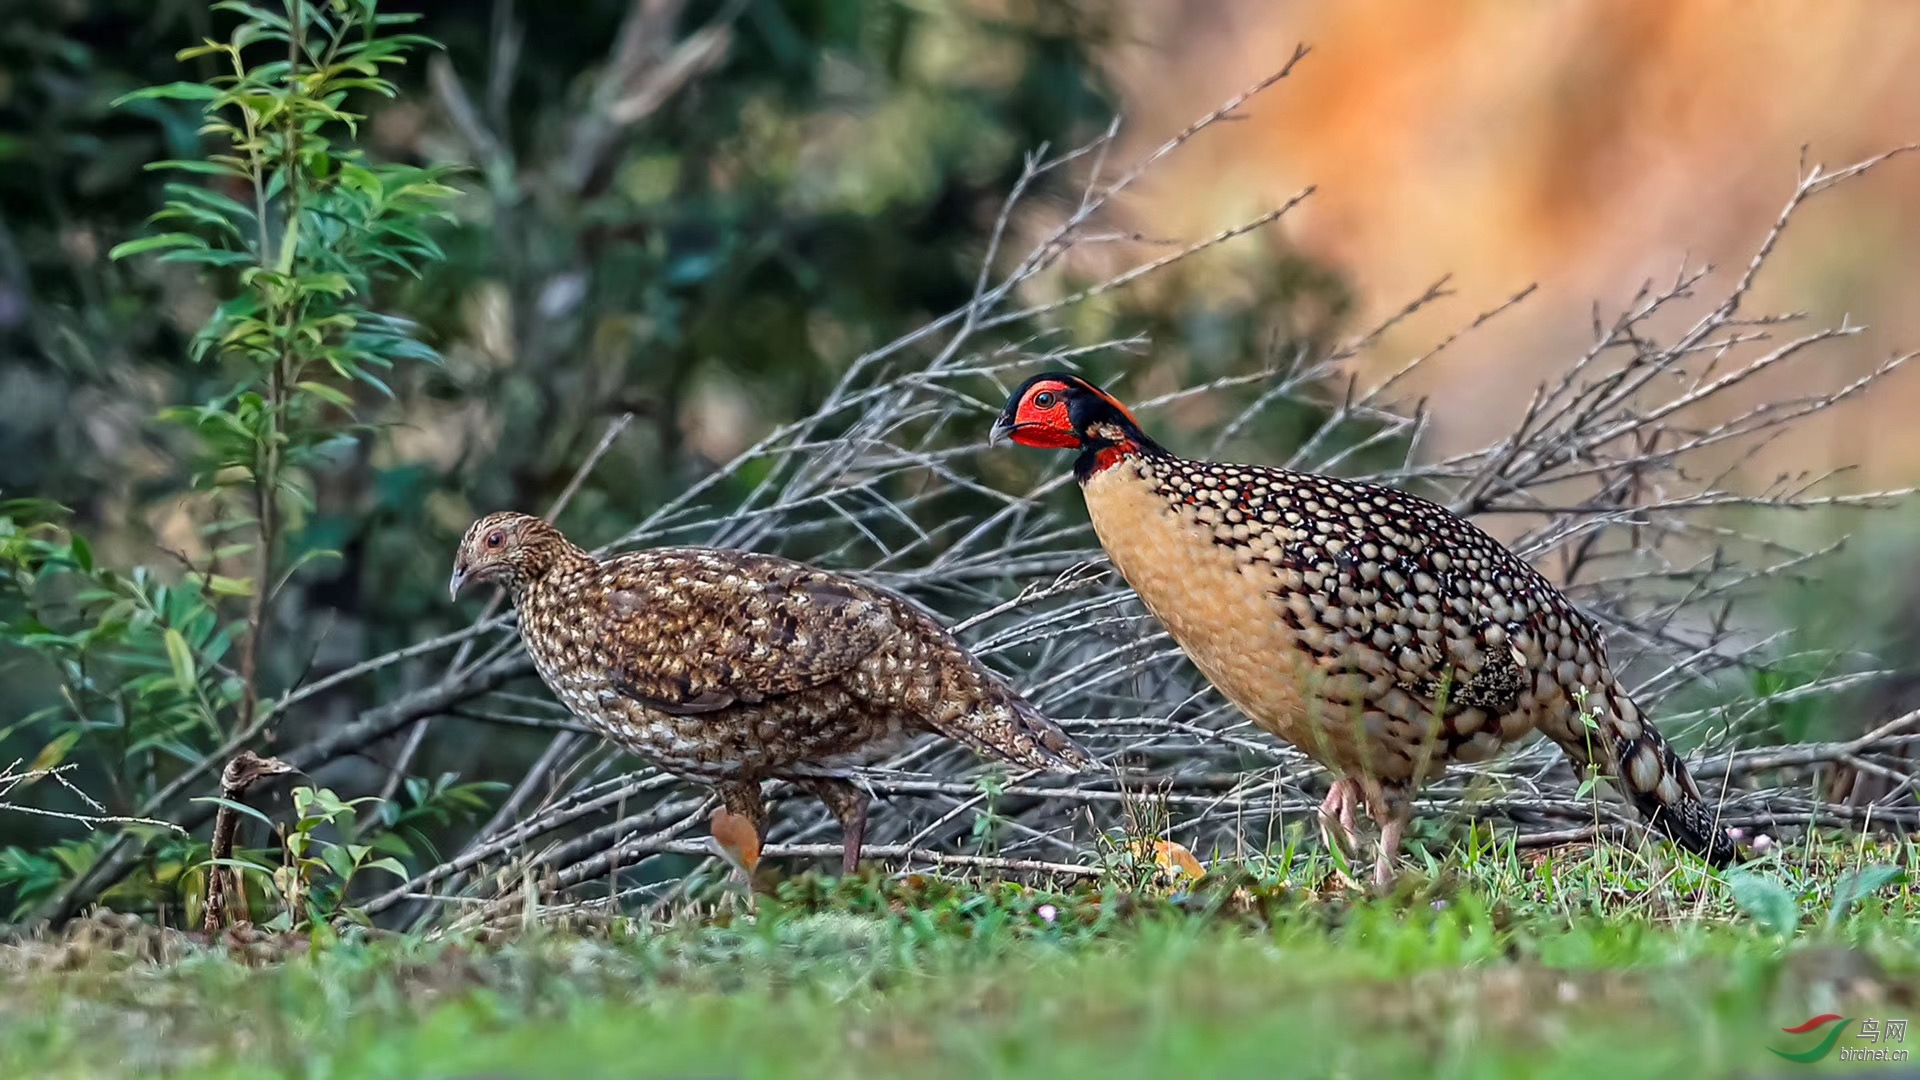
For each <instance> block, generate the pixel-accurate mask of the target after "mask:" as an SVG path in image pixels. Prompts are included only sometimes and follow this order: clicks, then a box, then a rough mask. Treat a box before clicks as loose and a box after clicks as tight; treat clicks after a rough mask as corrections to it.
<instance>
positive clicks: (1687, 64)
mask: <svg viewBox="0 0 1920 1080" xmlns="http://www.w3.org/2000/svg"><path fill="white" fill-rule="evenodd" d="M1134 10H1135V11H1137V12H1138V13H1139V15H1138V18H1139V21H1138V22H1137V23H1136V25H1134V26H1133V27H1132V28H1131V33H1129V34H1127V35H1126V39H1125V41H1124V42H1123V43H1122V44H1120V45H1118V46H1117V47H1116V48H1115V49H1114V50H1113V51H1112V53H1111V54H1110V62H1111V72H1112V76H1113V78H1114V79H1115V80H1116V83H1117V85H1119V86H1120V87H1121V88H1122V92H1123V95H1124V98H1125V110H1126V111H1125V115H1126V124H1127V126H1126V129H1125V132H1124V134H1123V140H1122V147H1121V149H1120V152H1119V153H1118V154H1116V160H1121V161H1126V160H1132V159H1133V158H1134V157H1136V156H1137V155H1139V154H1141V153H1144V152H1146V151H1147V150H1149V149H1150V148H1151V147H1152V146H1154V145H1156V144H1157V143H1159V142H1160V141H1161V140H1162V139H1164V138H1166V137H1167V136H1168V135H1170V134H1172V133H1173V132H1176V131H1178V130H1180V129H1181V128H1182V127H1184V126H1185V125H1186V124H1188V123H1190V122H1191V121H1192V120H1193V119H1195V118H1196V117H1198V116H1200V115H1202V114H1204V113H1206V112H1207V111H1208V110H1210V109H1212V108H1214V107H1215V106H1217V105H1218V104H1220V103H1221V102H1222V101H1224V100H1225V99H1227V98H1228V97H1230V96H1231V95H1233V94H1234V93H1235V92H1237V91H1239V90H1241V89H1243V88H1245V87H1246V86H1248V85H1250V84H1252V83H1254V82H1255V81H1257V80H1258V79H1259V78H1261V77H1262V76H1263V75H1266V74H1269V73H1271V72H1273V71H1274V70H1276V69H1278V68H1279V67H1280V66H1281V65H1282V64H1284V63H1285V61H1286V59H1287V57H1288V56H1289V55H1290V53H1291V52H1292V50H1293V48H1294V46H1295V45H1296V44H1297V43H1305V44H1307V45H1309V46H1311V47H1312V49H1313V52H1312V54H1311V55H1310V56H1308V57H1307V58H1306V59H1305V60H1304V61H1303V62H1302V63H1301V65H1300V66H1299V67H1298V68H1297V70H1296V72H1295V74H1294V75H1293V76H1292V77H1291V78H1290V79H1288V80H1287V81H1285V82H1283V83H1281V84H1280V85H1278V86H1276V87H1274V88H1273V89H1272V90H1269V91H1268V92H1267V93H1266V94H1264V95H1262V96H1261V97H1260V98H1258V99H1257V100H1256V101H1255V102H1253V103H1252V104H1250V105H1249V106H1248V107H1247V108H1246V109H1244V110H1243V113H1244V116H1245V119H1243V120H1241V121H1239V122H1237V123H1231V124H1225V125H1221V126H1219V127H1216V128H1214V129H1212V130H1210V131H1208V132H1206V133H1204V134H1203V135H1202V136H1201V137H1199V138H1198V139H1196V140H1195V141H1194V143H1193V144H1192V145H1190V146H1188V147H1187V148H1186V149H1185V150H1184V151H1182V152H1181V153H1180V154H1179V155H1176V156H1175V157H1174V158H1173V159H1172V160H1170V161H1169V162H1167V163H1165V165H1164V166H1163V167H1162V168H1161V169H1159V170H1158V171H1157V172H1155V173H1154V174H1152V176H1151V177H1150V182H1148V183H1145V184H1143V186H1142V188H1141V189H1140V190H1139V191H1138V193H1137V194H1136V196H1135V197H1134V198H1133V199H1132V200H1131V201H1130V202H1129V203H1128V204H1127V206H1126V212H1127V213H1129V214H1131V215H1133V217H1134V218H1135V221H1136V223H1137V224H1139V225H1140V227H1142V228H1143V229H1144V230H1145V231H1147V232H1150V233H1153V234H1156V235H1160V236H1175V237H1181V238H1186V239H1192V238H1196V237H1200V236H1204V235H1206V234H1208V233H1210V232H1212V231H1214V230H1217V229H1220V228H1222V227H1225V226H1227V225H1230V224H1232V223H1233V222H1235V221H1236V220H1240V219H1244V218H1246V217H1248V216H1251V215H1252V214H1254V213H1258V212H1259V211H1260V210H1263V209H1266V208H1268V207H1272V206H1277V205H1279V204H1280V203H1281V202H1283V201H1285V199H1287V198H1288V197H1289V196H1291V195H1292V194H1294V193H1295V192H1296V191H1298V190H1299V189H1301V188H1302V187H1304V186H1306V185H1308V184H1314V185H1317V186H1318V191H1317V192H1316V193H1315V194H1314V196H1313V197H1312V198H1310V199H1309V200H1308V201H1307V202H1306V203H1305V204H1304V205H1303V206H1301V207H1300V208H1299V209H1298V210H1297V211H1296V212H1295V213H1293V214H1292V215H1290V216H1289V217H1288V218H1287V219H1286V220H1285V221H1284V222H1283V223H1282V224H1281V226H1280V230H1279V232H1278V233H1275V234H1271V235H1269V236H1268V237H1267V238H1266V239H1265V240H1255V241H1246V240H1242V241H1240V243H1242V244H1246V243H1254V244H1259V243H1267V244H1270V245H1271V244H1280V245H1290V246H1292V247H1295V248H1297V249H1298V250H1300V251H1302V252H1303V253H1305V254H1306V255H1308V256H1309V257H1310V258H1313V259H1315V260H1318V261H1321V262H1323V263H1325V264H1327V265H1330V266H1331V267H1332V268H1333V269H1335V270H1336V271H1338V272H1339V273H1341V274H1342V275H1344V276H1345V277H1346V278H1347V280H1348V282H1349V283H1350V284H1351V285H1352V286H1353V287H1354V288H1355V290H1356V292H1357V297H1356V300H1357V303H1358V306H1359V309H1360V310H1359V317H1358V323H1357V325H1358V326H1361V327H1370V326H1372V325H1374V324H1376V323H1377V322H1378V321H1380V320H1381V319H1382V318H1384V317H1385V316H1386V315H1388V314H1390V313H1391V312H1392V311H1394V310H1397V309H1398V308H1400V307H1402V306H1403V305H1405V304H1406V303H1407V302H1408V301H1410V300H1412V299H1413V298H1415V297H1417V296H1418V295H1419V294H1420V293H1421V292H1422V291H1423V290H1424V289H1425V288H1426V287H1427V286H1428V285H1429V284H1431V283H1432V282H1433V281H1435V280H1436V279H1437V278H1439V277H1440V276H1442V275H1444V274H1449V273H1450V274H1452V275H1453V280H1452V287H1453V288H1454V290H1455V293H1456V295H1454V296H1453V297H1451V298H1450V299H1448V300H1445V301H1443V302H1441V303H1440V304H1438V305H1436V306H1435V307H1433V308H1430V309H1428V310H1427V311H1426V312H1424V313H1422V314H1421V315H1419V316H1417V317H1416V318H1414V319H1412V320H1409V322H1408V323H1407V324H1406V325H1405V326H1403V327H1401V328H1399V329H1398V330H1396V331H1395V332H1394V333H1393V334H1391V335H1390V336H1389V337H1387V338H1386V339H1385V340H1384V341H1383V342H1382V345H1381V347H1379V348H1377V349H1375V350H1373V351H1372V352H1371V353H1370V354H1369V356H1367V357H1366V358H1365V359H1364V360H1363V363H1364V364H1365V365H1366V366H1365V368H1364V370H1365V371H1367V372H1370V373H1373V374H1375V375H1377V374H1379V373H1381V372H1383V371H1385V370H1389V369H1391V368H1393V367H1398V366H1399V365H1400V364H1401V363H1403V362H1404V361H1405V360H1406V359H1407V358H1409V357H1411V356H1413V355H1416V354H1418V353H1420V352H1423V351H1425V350H1426V349H1427V348H1429V347H1431V346H1432V345H1433V344H1434V343H1435V342H1437V341H1438V340H1439V339H1441V338H1442V337H1444V336H1445V335H1446V334H1448V333H1450V332H1452V331H1453V330H1455V329H1457V328H1458V327H1460V326H1461V325H1463V324H1464V323H1465V322H1467V321H1468V320H1470V319H1471V318H1472V317H1473V316H1474V315H1476V314H1478V313H1479V312H1481V311H1484V310H1486V309H1489V308H1491V307H1493V306H1495V305H1497V304H1498V303H1499V302H1500V301H1501V300H1503V299H1505V298H1506V297H1508V296H1510V295H1512V294H1513V293H1514V292H1516V291H1517V290H1519V289H1520V288H1522V287H1524V286H1526V285H1527V284H1528V283H1530V282H1538V283H1539V285H1540V291H1539V293H1538V294H1536V295H1535V296H1533V297H1531V298H1530V299H1529V300H1527V301H1526V302H1525V303H1523V304H1522V305H1520V306H1519V307H1518V308H1516V309H1515V310H1513V311H1511V312H1509V313H1507V314H1506V315H1504V316H1502V317H1501V318H1500V319H1498V320H1496V321H1495V322H1493V323H1491V324H1489V325H1488V326H1487V327H1485V328H1484V329H1482V330H1481V331H1479V332H1477V333H1475V334H1474V335H1472V336H1471V337H1469V338H1467V339H1465V340H1462V341H1461V342H1459V343H1457V344H1456V345H1455V346H1454V347H1453V348H1452V349H1450V350H1449V351H1448V353H1447V354H1446V355H1445V356H1444V357H1443V358H1442V359H1441V361H1440V362H1439V364H1438V365H1436V366H1434V367H1432V368H1431V369H1430V370H1427V371H1426V372H1425V374H1424V377H1423V378H1422V379H1421V380H1420V381H1419V382H1418V383H1417V385H1415V386H1414V387H1413V390H1414V392H1417V393H1421V394H1426V395H1429V396H1430V398H1431V402H1432V405H1433V407H1434V409H1435V412H1436V422H1437V423H1436V428H1435V430H1434V432H1433V433H1432V436H1431V438H1432V441H1431V442H1430V443H1429V444H1428V450H1429V451H1430V452H1433V451H1438V452H1442V453H1444V452H1446V451H1448V450H1454V449H1462V448H1466V447H1471V446H1477V445H1481V444H1482V443H1483V442H1484V441H1485V440H1487V439H1489V438H1492V437H1496V436H1497V435H1498V434H1499V433H1500V432H1502V431H1504V430H1507V428H1508V426H1509V425H1510V423H1511V421H1512V419H1513V418H1514V416H1516V415H1517V413H1518V411H1519V410H1520V409H1522V408H1523V407H1524V405H1525V401H1526V399H1527V396H1528V395H1529V394H1530V393H1531V392H1532V390H1533V388H1534V386H1535V384H1536V383H1537V382H1538V381H1539V380H1540V379H1543V378H1547V377H1550V376H1557V375H1558V374H1559V372H1560V371H1561V370H1562V369H1563V368H1564V365H1565V364H1567V363H1568V362H1569V361H1571V360H1572V359H1573V358H1575V357H1577V356H1578V355H1579V354H1580V353H1581V352H1582V351H1583V350H1584V349H1585V348H1586V347H1587V345H1588V344H1589V343H1590V342H1591V340H1592V316H1593V306H1594V304H1595V303H1596V302H1597V303H1598V304H1599V306H1600V312H1601V314H1602V317H1603V318H1604V319H1607V320H1609V321H1610V320H1611V318H1612V316H1613V315H1615V314H1617V313H1618V311H1619V310H1620V308H1621V307H1622V306H1623V305H1624V304H1625V303H1626V302H1627V301H1628V300H1629V299H1631V297H1632V296H1633V294H1634V292H1635V291H1636V290H1637V289H1638V288H1639V287H1640V286H1641V284H1642V283H1643V282H1645V281H1646V280H1647V279H1648V278H1653V279H1656V280H1661V279H1665V280H1670V279H1672V278H1673V276H1674V275H1675V273H1676V271H1677V270H1678V268H1679V267H1680V265H1681V263H1682V261H1683V259H1685V258H1690V259H1691V260H1692V261H1694V262H1699V261H1702V260H1704V261H1708V262H1711V263H1713V264H1714V266H1715V267H1716V271H1715V273H1714V274H1713V275H1712V276H1711V277H1710V278H1708V280H1707V281H1706V282H1705V283H1704V284H1703V286H1702V287H1701V289H1700V290H1699V293H1698V296H1699V298H1698V299H1696V300H1694V301H1692V302H1691V304H1690V306H1688V307H1687V308H1686V309H1685V314H1686V315H1687V317H1688V318H1687V320H1686V321H1688V322H1691V321H1692V319H1693V318H1697V317H1698V316H1699V315H1701V314H1703V313H1704V312H1705V311H1706V310H1708V309H1710V308H1711V307H1712V306H1713V305H1714V304H1715V303H1717V302H1718V300H1719V299H1720V298H1721V297H1722V296H1724V295H1725V291H1726V290H1727V288H1728V287H1729V286H1730V285H1731V284H1732V282H1733V281H1734V280H1735V279H1736V278H1737V277H1738V275H1739V273H1740V272H1741V271H1742V269H1744V267H1745V266H1746V264H1747V262H1748V260H1749V259H1750V258H1751V257H1752V255H1753V252H1754V250H1755V248H1756V247H1757V245H1758V244H1759V243H1760V241H1761V239H1762V237H1763V235H1764V233H1765V230H1766V228H1767V227H1768V225H1769V224H1770V223H1771V222H1772V221H1773V219H1774V218H1775V216H1776V215H1777V214H1778V213H1779V211H1780V209H1781V207H1782V206H1783V205H1784V204H1785V202H1786V200H1787V198H1788V196H1789V195H1790V194H1791V193H1792V191H1793V189H1794V186H1795V182H1796V170H1797V169H1799V167H1800V163H1801V155H1802V147H1803V146H1805V147H1806V148H1807V150H1806V153H1807V160H1808V161H1809V162H1810V163H1811V162H1819V163H1822V164H1824V165H1825V166H1827V167H1828V168H1829V169H1837V168H1840V167H1842V166H1845V165H1848V164H1851V163H1853V162H1855V161H1857V160H1859V159H1862V158H1866V157H1869V156H1872V155H1874V154H1877V153H1880V152H1883V151H1886V150H1889V149H1892V148H1893V147H1895V146H1897V145H1900V144H1904V143H1910V142H1915V141H1920V4H1910V3H1896V2H1869V0H1861V2H1817V0H1764V2H1754V0H1557V2H1554V3H1516V2H1514V0H1462V2H1454V3H1444V4H1434V3H1414V2H1404V0H1402V2H1395V0H1339V2H1333V0H1297V2H1285V3H1282V2H1275V0H1163V2H1158V3H1153V4H1142V5H1138V6H1137V7H1136V8H1135V9H1134ZM1917 197H1920V154H1915V155H1912V156H1910V157H1904V158H1896V159H1894V160H1892V161H1889V162H1887V163H1886V164H1885V165H1883V166H1881V167H1880V168H1879V169H1878V170H1877V171H1876V172H1874V173H1872V174H1870V175H1868V176H1866V177H1864V178H1862V179H1860V180H1857V181H1853V182H1851V183H1848V184H1845V185H1842V186H1841V187H1839V188H1837V189H1835V190H1833V191H1831V192H1830V193H1828V194H1827V195H1825V196H1822V197H1820V198H1818V199H1816V200H1814V201H1813V202H1812V203H1811V204H1809V205H1808V206H1807V207H1806V208H1805V209H1804V211H1803V212H1802V213H1801V214H1800V215H1799V216H1798V217H1797V218H1796V223H1795V225H1794V226H1793V227H1792V228H1791V229H1790V230H1789V232H1788V234H1787V237H1786V238H1785V240H1784V241H1783V242H1782V244H1781V245H1780V248H1779V250H1778V252H1777V253H1776V254H1775V256H1774V257H1773V259H1772V261H1771V262H1770V264H1769V268H1768V270H1767V271H1765V272H1764V273H1763V274H1762V276H1761V278H1760V279H1759V282H1758V285H1757V287H1756V289H1755V291H1754V293H1753V295H1752V297H1751V298H1750V300H1749V302H1748V303H1747V304H1746V305H1745V306H1744V308H1743V311H1744V312H1745V313H1747V314H1750V315H1751V314H1759V313H1761V312H1763V311H1766V312H1775V311H1782V310H1805V311H1807V312H1808V313H1809V314H1810V316H1811V317H1812V319H1813V320H1815V323H1814V324H1815V325H1821V324H1822V323H1821V320H1825V321H1827V322H1837V321H1838V320H1839V319H1840V318H1841V317H1842V316H1843V315H1846V316H1848V317H1849V318H1850V319H1851V321H1853V322H1854V323H1866V324H1867V325H1868V327H1869V329H1868V331H1867V332H1866V333H1864V334H1861V335H1859V336H1857V337H1853V338H1850V339H1846V340H1843V341H1841V342H1838V343H1835V344H1831V345H1827V346H1822V347H1821V349H1820V350H1819V351H1817V352H1816V353H1814V354H1812V355H1809V356H1808V357H1807V358H1805V359H1802V360H1800V361H1797V362H1796V365H1795V367H1793V368H1790V369H1789V370H1788V371H1787V372H1785V373H1784V374H1783V375H1782V377H1783V378H1787V379H1791V380H1793V381H1794V384H1795V387H1794V388H1805V389H1812V388H1815V387H1827V386H1837V385H1839V384H1841V383H1843V382H1845V381H1847V380H1849V379H1851V378H1855V377H1858V376H1859V375H1861V374H1864V373H1865V372H1867V371H1869V370H1871V368H1872V367H1873V365H1874V364H1876V363H1878V362H1879V361H1881V360H1884V359H1885V358H1886V357H1888V356H1889V355H1891V354H1893V353H1896V352H1901V351H1907V350H1912V349H1920V303H1916V302H1915V300H1916V296H1915V293H1916V288H1917V286H1920V242H1916V241H1920V200H1917ZM1222 257H1224V258H1227V259H1229V260H1230V259H1231V256H1230V255H1224V254H1222ZM1784 388H1785V387H1783V385H1782V384H1781V383H1779V382H1774V383H1771V384H1768V385H1767V387H1765V389H1767V390H1769V391H1770V392H1774V393H1778V392H1779V391H1780V390H1782V389H1784ZM1916 404H1920V379H1916V377H1915V375H1914V372H1913V371H1911V370H1906V371H1902V372H1900V373H1897V374H1896V375H1895V376H1893V377H1892V378H1891V379H1889V380H1888V381H1887V382H1886V383H1884V384H1883V385H1881V386H1879V387H1878V388H1876V389H1875V390H1873V391H1872V392H1871V393H1870V394H1869V395H1868V397H1867V398H1866V399H1864V400H1862V401H1859V402H1856V403H1854V404H1852V405H1849V406H1847V407H1844V408H1842V409H1840V410H1836V411H1833V412H1830V413H1828V414H1826V415H1824V416H1821V417H1816V418H1814V419H1813V420H1812V421H1811V422H1807V423H1805V424H1803V425H1802V426H1801V427H1800V428H1798V429H1797V430H1796V431H1795V433H1794V434H1793V435H1792V436H1791V437H1790V438H1788V439H1785V440H1782V441H1780V442H1779V443H1777V444H1775V445H1774V446H1772V447H1770V448H1769V449H1768V450H1767V451H1766V455H1765V456H1764V457H1762V458H1761V459H1759V460H1758V461H1757V462H1756V466H1757V470H1756V471H1764V472H1766V473H1768V474H1771V473H1772V472H1775V471H1793V472H1798V471H1802V470H1814V471H1820V470H1824V469H1825V468H1828V467H1832V466H1835V465H1841V464H1847V463H1856V462H1857V463H1859V464H1861V465H1862V466H1863V468H1862V469H1861V471H1860V472H1859V473H1858V474H1856V475H1855V476H1854V477H1853V478H1852V479H1851V480H1850V481H1848V483H1847V486H1849V487H1852V488H1859V487H1862V486H1864V485H1869V484H1871V485H1889V484H1898V483H1906V482H1910V481H1912V480H1915V479H1920V429H1913V430H1915V431H1916V433H1917V434H1916V435H1909V434H1907V432H1908V431H1909V426H1908V424H1907V419H1908V416H1909V414H1910V412H1911V410H1913V409H1914V407H1915V406H1916Z"/></svg>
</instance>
